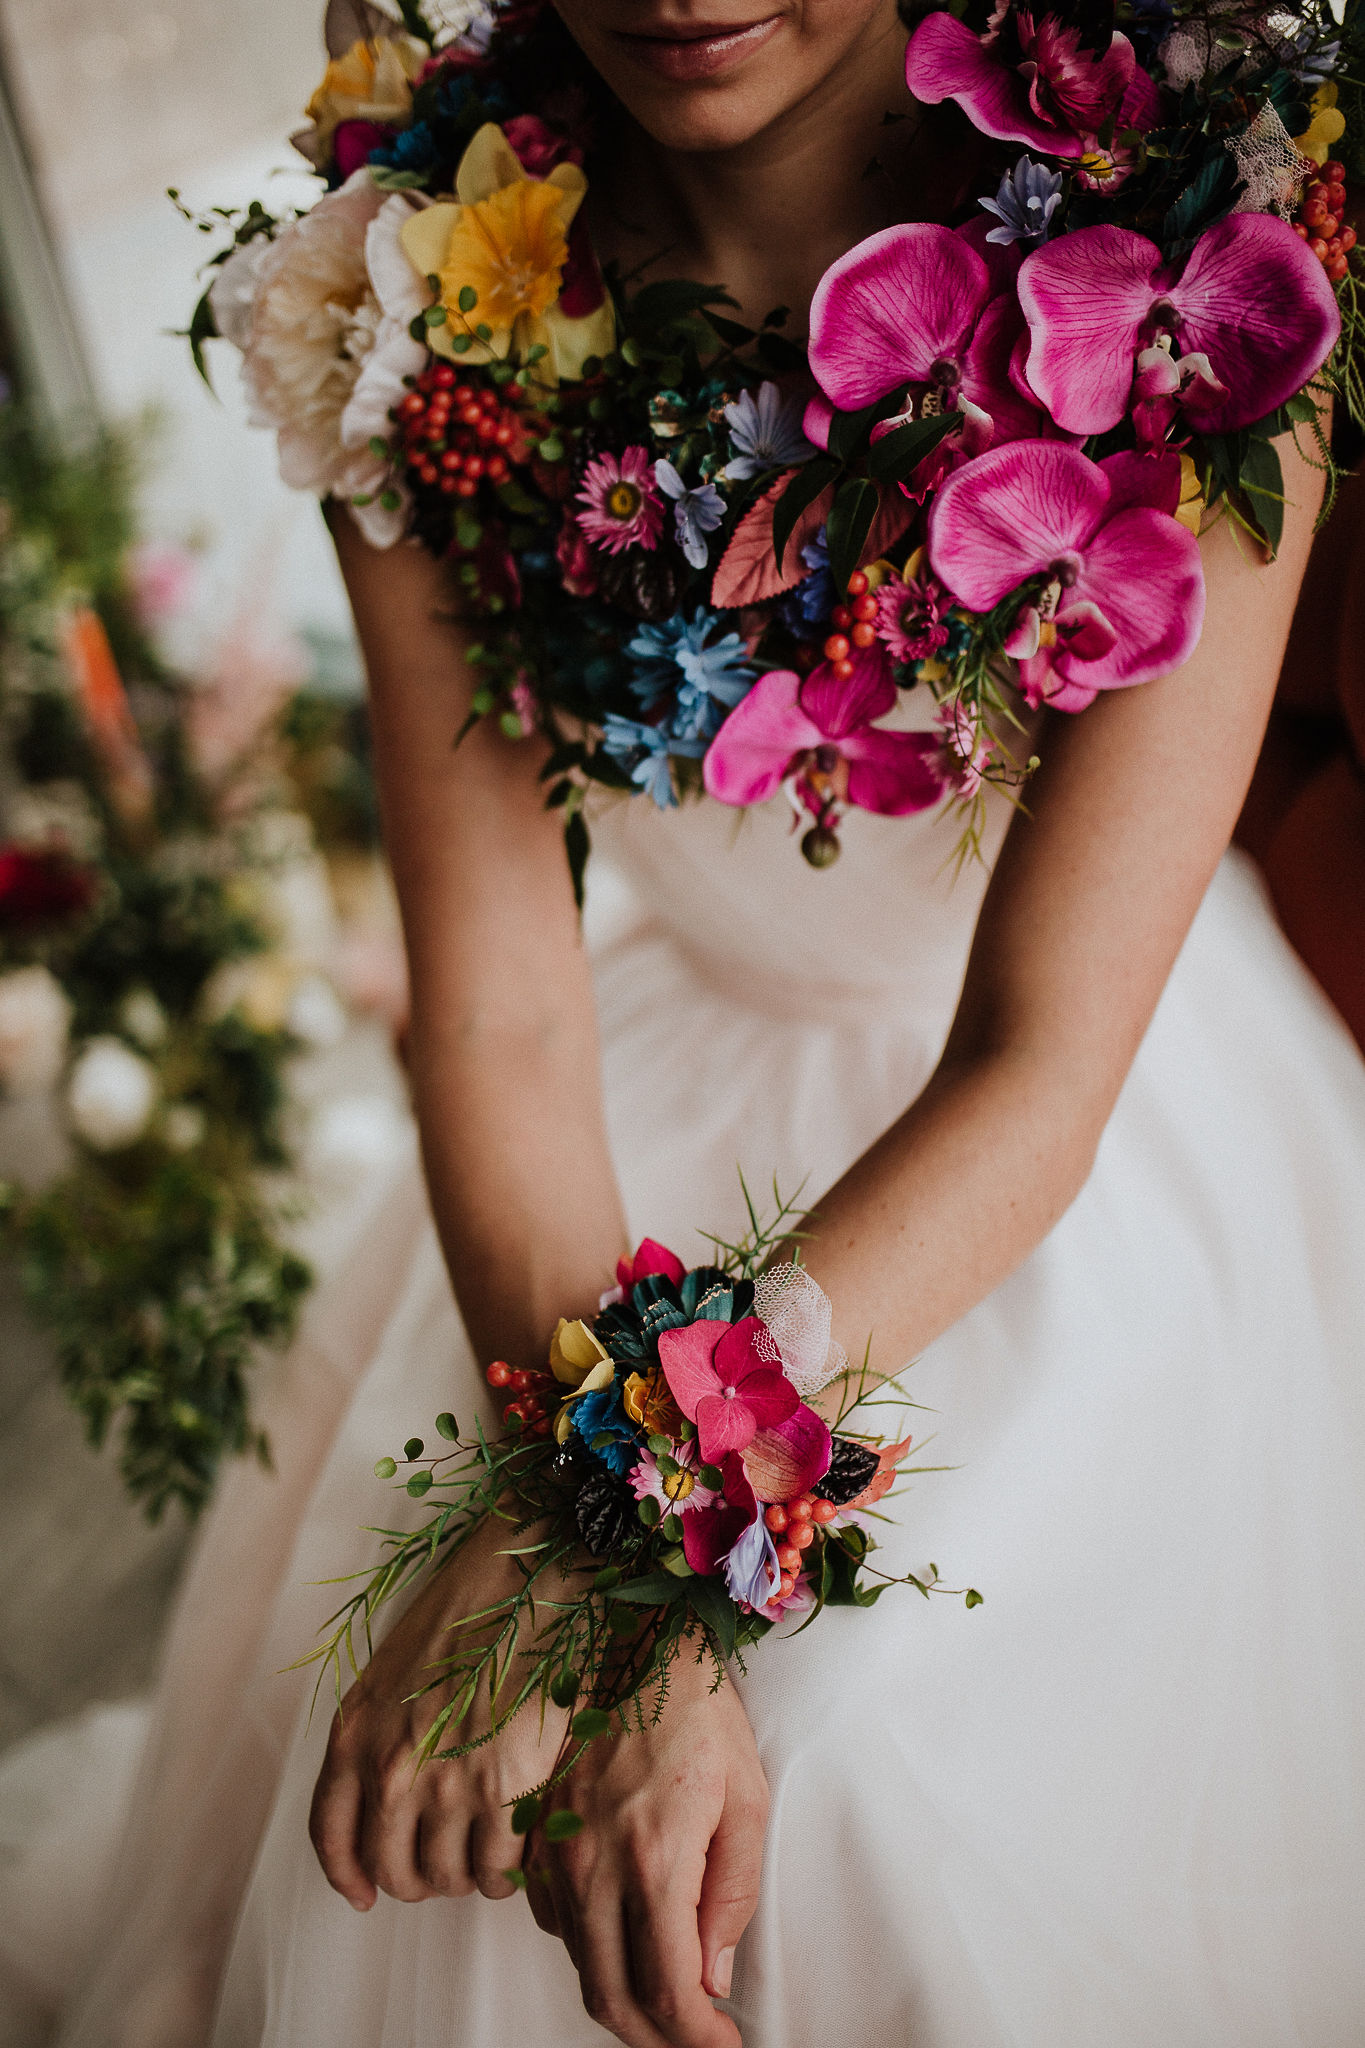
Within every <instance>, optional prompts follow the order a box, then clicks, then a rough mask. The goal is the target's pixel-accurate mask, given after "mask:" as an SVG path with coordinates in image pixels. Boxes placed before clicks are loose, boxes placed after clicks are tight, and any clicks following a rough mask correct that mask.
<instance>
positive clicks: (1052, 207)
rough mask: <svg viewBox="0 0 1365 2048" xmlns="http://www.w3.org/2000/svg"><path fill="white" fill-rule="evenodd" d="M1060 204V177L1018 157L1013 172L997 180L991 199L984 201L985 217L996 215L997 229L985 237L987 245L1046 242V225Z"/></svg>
mask: <svg viewBox="0 0 1365 2048" xmlns="http://www.w3.org/2000/svg"><path fill="white" fill-rule="evenodd" d="M1061 202H1062V174H1061V172H1060V171H1050V170H1049V169H1048V168H1047V166H1046V164H1036V163H1035V162H1034V161H1033V158H1032V157H1031V156H1021V157H1020V159H1019V161H1018V163H1017V164H1016V165H1015V166H1014V169H1013V170H1012V171H1006V173H1005V175H1004V177H1003V178H1002V179H1001V180H1000V189H999V191H998V192H997V193H996V195H995V197H994V199H983V200H982V202H981V204H982V206H983V207H984V208H985V210H986V212H987V213H993V214H995V215H996V216H997V217H998V219H999V221H1000V225H999V227H998V228H992V229H991V231H990V233H989V234H988V235H987V237H986V240H987V241H988V242H1003V243H1005V244H1009V243H1010V242H1045V241H1046V240H1047V235H1048V223H1049V222H1050V221H1051V219H1052V216H1053V214H1054V213H1055V212H1056V211H1057V208H1058V207H1059V206H1060V205H1061Z"/></svg>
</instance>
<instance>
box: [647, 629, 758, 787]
mask: <svg viewBox="0 0 1365 2048" xmlns="http://www.w3.org/2000/svg"><path fill="white" fill-rule="evenodd" d="M719 626H720V619H719V618H718V616H717V614H716V613H715V612H713V611H708V610H707V608H706V606H705V605H699V606H698V607H697V609H696V611H695V612H693V614H692V616H691V618H684V617H683V615H682V613H681V612H675V613H674V615H673V617H672V618H671V619H665V620H664V622H663V624H662V625H659V626H642V627H641V628H640V630H639V632H638V633H637V634H636V635H635V638H634V639H633V640H632V641H630V642H629V643H628V645H627V647H626V652H627V654H629V655H631V656H633V657H634V660H635V665H636V666H635V673H634V675H633V676H632V677H631V679H630V687H631V689H632V690H633V691H634V693H635V695H636V696H637V697H638V698H639V699H640V702H641V703H642V704H643V705H644V707H645V709H646V710H647V711H654V710H656V709H657V708H658V707H659V706H660V705H661V704H663V705H667V706H668V716H667V718H666V719H665V720H664V721H663V724H662V727H661V730H662V731H663V732H665V733H666V734H667V737H668V740H669V743H670V747H671V750H672V752H673V753H675V754H690V755H693V756H694V757H699V756H700V755H702V754H704V753H705V752H706V748H707V746H708V744H709V742H710V741H711V740H713V739H714V738H715V736H716V734H717V733H718V732H719V731H720V728H721V723H722V721H723V720H724V717H725V714H726V712H727V711H731V710H733V709H734V707H735V705H736V704H738V703H739V702H740V700H741V699H742V698H744V697H747V696H748V694H749V691H750V690H751V689H752V687H753V681H754V672H753V669H752V668H751V667H750V666H749V662H748V657H747V653H746V650H745V646H744V642H743V641H742V640H741V639H740V637H739V635H738V633H722V634H721V635H720V637H719V638H715V637H713V636H714V635H715V634H716V633H717V631H718V629H719Z"/></svg>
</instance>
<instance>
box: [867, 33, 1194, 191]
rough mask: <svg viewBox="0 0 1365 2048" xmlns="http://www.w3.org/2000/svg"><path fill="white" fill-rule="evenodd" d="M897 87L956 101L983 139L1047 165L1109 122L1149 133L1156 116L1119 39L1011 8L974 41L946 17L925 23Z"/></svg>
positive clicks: (1150, 92)
mask: <svg viewBox="0 0 1365 2048" xmlns="http://www.w3.org/2000/svg"><path fill="white" fill-rule="evenodd" d="M905 79H906V83H907V85H908V86H909V88H910V90H911V92H912V93H913V94H914V95H915V98H916V99H917V100H923V101H927V102H935V101H938V100H956V101H957V103H958V105H959V106H960V107H961V108H962V110H963V112H964V113H965V114H967V116H968V117H969V119H970V120H971V122H972V125H973V127H975V128H979V129H980V131H981V133H982V134H983V135H993V136H995V137H997V138H998V139H999V140H1000V141H1002V142H1025V143H1028V144H1029V145H1030V147H1031V148H1034V149H1043V150H1046V151H1047V152H1048V154H1049V155H1051V156H1063V157H1078V156H1080V155H1081V154H1082V153H1083V151H1084V149H1085V147H1086V142H1087V139H1088V138H1090V137H1093V136H1095V135H1097V134H1099V132H1100V131H1101V130H1102V129H1103V128H1104V126H1105V124H1106V123H1107V122H1109V121H1111V120H1112V121H1114V122H1115V124H1116V125H1117V126H1118V127H1120V128H1125V127H1150V126H1151V125H1152V121H1153V119H1154V117H1155V109H1156V89H1155V87H1154V86H1153V85H1152V82H1151V80H1150V79H1149V78H1148V77H1147V75H1146V73H1145V72H1143V71H1140V70H1139V69H1138V68H1137V60H1136V58H1135V56H1134V54H1133V47H1132V44H1131V43H1130V42H1129V41H1128V38H1127V37H1126V36H1123V35H1112V36H1108V37H1106V38H1104V39H1103V41H1102V43H1099V44H1096V43H1093V42H1087V41H1086V39H1085V37H1084V32H1083V31H1082V30H1081V29H1079V28H1076V27H1074V26H1072V25H1071V24H1070V23H1069V22H1066V21H1064V20H1062V18H1061V17H1060V15H1058V14H1035V13H1034V12H1032V11H1031V10H1030V9H1028V8H1025V7H1019V6H1012V5H1009V4H1006V5H1003V6H1001V7H1000V8H999V9H998V10H997V12H996V13H995V14H993V15H992V16H991V20H990V25H989V26H988V28H987V30H986V32H985V34H984V35H980V36H978V35H977V34H976V33H975V32H974V31H973V30H972V29H970V28H968V27H967V25H966V23H965V22H962V21H958V20H957V19H956V17H955V16H953V15H951V14H949V13H947V12H946V11H944V10H936V11H935V12H934V13H932V14H929V15H926V16H925V18H924V20H923V21H922V22H921V23H920V25H919V27H918V28H917V29H916V30H915V33H914V34H913V35H912V36H911V38H910V44H909V47H908V49H907V50H906V53H905Z"/></svg>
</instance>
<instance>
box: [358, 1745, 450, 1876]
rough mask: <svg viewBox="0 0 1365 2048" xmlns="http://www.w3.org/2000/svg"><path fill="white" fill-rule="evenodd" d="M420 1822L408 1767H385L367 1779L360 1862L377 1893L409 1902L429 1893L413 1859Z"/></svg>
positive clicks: (420, 1806) (415, 1859) (416, 1847)
mask: <svg viewBox="0 0 1365 2048" xmlns="http://www.w3.org/2000/svg"><path fill="white" fill-rule="evenodd" d="M421 1821H422V1804H421V1802H420V1801H419V1799H418V1797H417V1793H416V1788H415V1787H414V1785H413V1781H412V1770H411V1767H410V1766H409V1768H408V1769H407V1770H406V1772H400V1771H398V1770H390V1771H386V1772H384V1773H383V1774H382V1775H379V1776H375V1777H371V1778H369V1779H368V1780H367V1781H366V1784H365V1805H364V1810H363V1811H362V1813H361V1816H360V1867H361V1869H362V1870H363V1871H364V1872H365V1875H366V1876H367V1877H368V1878H369V1879H370V1880H371V1881H372V1882H373V1883H374V1884H376V1885H377V1886H378V1887H379V1889H380V1891H381V1892H387V1893H388V1895H389V1897H390V1898H391V1899H401V1900H402V1901H403V1903H404V1904H405V1905H410V1906H415V1905H419V1904H420V1903H421V1901H422V1900H423V1899H429V1898H431V1897H432V1896H433V1892H432V1887H431V1886H430V1885H429V1884H428V1883H427V1881H426V1879H425V1878H424V1877H423V1875H422V1871H421V1866H420V1863H419V1861H418V1857H419V1847H420V1845H419V1832H420V1827H421Z"/></svg>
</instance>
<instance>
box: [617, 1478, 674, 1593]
mask: <svg viewBox="0 0 1365 2048" xmlns="http://www.w3.org/2000/svg"><path fill="white" fill-rule="evenodd" d="M655 1505H656V1506H657V1505H658V1503H657V1502H656V1503H655ZM682 1595H683V1586H682V1582H681V1581H680V1580H679V1579H676V1578H674V1576H673V1574H672V1573H671V1572H668V1571H661V1572H646V1573H645V1574H644V1575H643V1577H641V1578H638V1579H627V1580H626V1582H625V1584H624V1585H622V1586H617V1587H616V1588H615V1589H614V1590H613V1592H612V1596H611V1597H612V1599H613V1600H625V1601H627V1602H628V1603H629V1604H630V1606H632V1607H667V1606H669V1605H670V1604H671V1603H672V1602H673V1601H674V1600H680V1599H681V1598H682Z"/></svg>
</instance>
